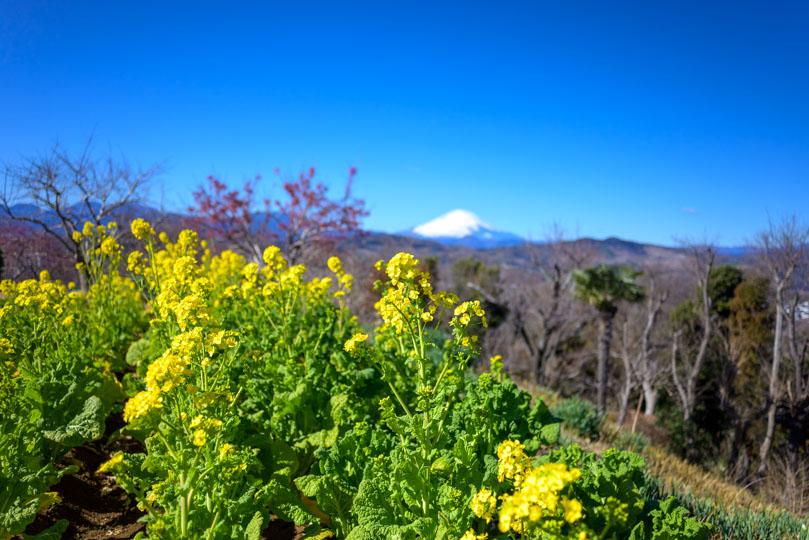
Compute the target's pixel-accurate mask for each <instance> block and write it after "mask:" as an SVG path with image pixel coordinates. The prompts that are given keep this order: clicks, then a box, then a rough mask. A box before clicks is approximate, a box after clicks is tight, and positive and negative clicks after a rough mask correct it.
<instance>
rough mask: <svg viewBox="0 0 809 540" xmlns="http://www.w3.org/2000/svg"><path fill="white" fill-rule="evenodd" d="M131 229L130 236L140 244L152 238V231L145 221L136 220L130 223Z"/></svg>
mask: <svg viewBox="0 0 809 540" xmlns="http://www.w3.org/2000/svg"><path fill="white" fill-rule="evenodd" d="M131 228H132V236H134V237H135V238H137V239H138V240H140V241H142V242H145V241H148V240H149V239H151V238H152V236H154V229H153V228H152V226H151V225H150V224H149V223H148V222H147V221H146V220H145V219H142V218H138V219H136V220H135V221H133V222H132V225H131Z"/></svg>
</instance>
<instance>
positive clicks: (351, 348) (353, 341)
mask: <svg viewBox="0 0 809 540" xmlns="http://www.w3.org/2000/svg"><path fill="white" fill-rule="evenodd" d="M366 339H368V334H364V333H362V332H359V333H357V334H354V335H353V336H351V338H349V339H348V341H346V342H345V345H344V347H343V348H344V349H345V350H346V351H347V352H350V353H353V352H355V351H356V350H357V344H358V343H362V342H363V341H365V340H366Z"/></svg>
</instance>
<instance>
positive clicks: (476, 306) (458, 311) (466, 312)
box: [449, 300, 487, 328]
mask: <svg viewBox="0 0 809 540" xmlns="http://www.w3.org/2000/svg"><path fill="white" fill-rule="evenodd" d="M454 315H455V317H454V318H453V319H452V321H450V323H449V324H450V325H452V326H461V327H463V326H469V323H470V322H471V321H472V316H473V315H474V316H476V317H480V322H481V324H482V325H483V326H484V328H485V327H486V326H487V324H486V314H485V312H484V311H483V308H482V307H481V306H480V300H473V301H470V302H464V303H463V304H461V305H459V306H458V307H456V308H455V312H454Z"/></svg>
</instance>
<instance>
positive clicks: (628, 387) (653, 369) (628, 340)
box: [618, 268, 669, 425]
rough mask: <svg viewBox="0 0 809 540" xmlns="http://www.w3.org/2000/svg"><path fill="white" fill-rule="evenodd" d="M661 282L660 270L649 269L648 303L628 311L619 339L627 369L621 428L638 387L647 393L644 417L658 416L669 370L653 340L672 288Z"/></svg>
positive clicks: (621, 400)
mask: <svg viewBox="0 0 809 540" xmlns="http://www.w3.org/2000/svg"><path fill="white" fill-rule="evenodd" d="M661 281H662V277H661V273H660V271H659V269H655V268H652V269H649V270H647V271H646V273H645V279H643V281H642V285H644V288H645V290H646V298H645V301H644V302H643V303H642V304H636V305H633V304H630V305H628V306H627V308H626V316H625V319H624V321H623V326H622V332H621V335H620V336H619V340H620V351H621V360H622V364H623V369H624V381H623V388H622V389H621V391H620V393H619V409H618V424H619V425H621V424H623V422H624V419H625V417H626V410H627V406H628V404H629V398H630V396H631V394H632V391H633V390H634V389H635V388H637V387H638V385H640V387H641V390H642V392H643V401H644V414H649V415H651V414H654V411H655V405H656V403H657V396H658V390H659V386H660V383H661V380H662V379H663V376H664V373H665V372H666V371H667V369H666V367H664V364H663V363H662V362H661V361H660V358H659V357H660V355H659V353H660V352H661V349H662V348H663V346H661V345H658V344H655V343H654V339H653V334H654V332H655V330H656V329H657V327H658V322H659V320H660V315H661V313H662V312H663V306H664V305H665V303H666V301H667V300H668V298H669V289H668V288H666V287H664V286H663V285H662V283H661Z"/></svg>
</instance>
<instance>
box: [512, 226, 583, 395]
mask: <svg viewBox="0 0 809 540" xmlns="http://www.w3.org/2000/svg"><path fill="white" fill-rule="evenodd" d="M544 248H545V249H544V250H543V251H544V253H543V251H540V250H539V249H537V248H536V247H535V246H532V249H531V260H532V263H533V266H534V268H535V269H536V270H537V271H538V272H539V275H540V276H541V278H542V284H541V285H540V288H541V289H542V290H541V291H537V292H538V293H540V294H539V295H538V296H539V298H537V299H536V300H534V299H529V298H527V297H526V296H525V295H521V298H520V299H519V300H518V301H517V302H515V305H514V306H513V309H512V313H513V321H514V324H515V330H516V332H517V335H518V336H519V338H520V339H521V340H522V342H523V343H524V344H525V347H526V348H527V349H528V351H529V354H530V356H531V371H532V377H533V379H534V381H535V382H536V383H537V384H540V385H544V386H548V387H551V388H554V387H556V386H557V383H558V378H559V376H560V374H561V371H560V369H559V357H558V354H559V351H560V348H561V347H562V346H563V345H564V343H565V342H566V341H567V340H569V339H570V338H571V337H573V336H576V335H578V334H579V333H580V332H581V331H582V329H583V328H584V327H585V326H586V325H587V319H586V318H584V317H581V316H578V315H577V314H578V311H579V307H578V306H577V305H576V304H577V303H576V302H575V301H574V300H572V296H571V294H570V293H571V291H572V289H573V286H574V284H573V278H572V272H573V270H575V269H577V268H582V267H584V266H586V265H587V264H589V263H590V262H592V260H593V259H594V256H595V253H594V252H593V249H592V248H591V246H589V245H588V244H587V243H585V242H581V241H566V240H565V236H564V231H563V230H562V229H561V228H559V227H558V226H556V225H554V226H553V229H552V232H551V233H550V234H549V235H548V237H547V242H546V244H545V246H544Z"/></svg>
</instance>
